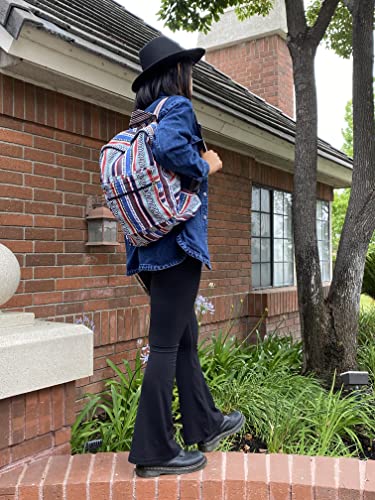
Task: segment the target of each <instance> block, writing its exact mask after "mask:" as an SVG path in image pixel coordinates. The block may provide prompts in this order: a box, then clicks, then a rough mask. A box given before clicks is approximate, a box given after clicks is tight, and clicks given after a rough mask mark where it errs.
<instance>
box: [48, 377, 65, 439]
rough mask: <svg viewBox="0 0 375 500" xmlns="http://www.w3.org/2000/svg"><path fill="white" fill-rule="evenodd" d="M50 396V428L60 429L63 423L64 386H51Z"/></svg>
mask: <svg viewBox="0 0 375 500" xmlns="http://www.w3.org/2000/svg"><path fill="white" fill-rule="evenodd" d="M51 397H52V429H55V430H56V429H60V428H61V427H62V426H63V425H64V404H65V401H64V386H63V385H55V386H54V387H51Z"/></svg>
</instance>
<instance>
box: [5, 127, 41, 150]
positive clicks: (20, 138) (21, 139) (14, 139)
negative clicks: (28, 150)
mask: <svg viewBox="0 0 375 500" xmlns="http://www.w3.org/2000/svg"><path fill="white" fill-rule="evenodd" d="M0 141H4V142H10V143H12V144H20V145H23V146H31V145H32V142H33V136H32V135H29V134H25V133H23V132H18V131H15V130H9V129H6V128H0Z"/></svg>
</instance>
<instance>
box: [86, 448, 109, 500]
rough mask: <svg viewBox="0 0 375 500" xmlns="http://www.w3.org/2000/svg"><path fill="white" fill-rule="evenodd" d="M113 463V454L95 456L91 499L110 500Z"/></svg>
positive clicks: (90, 485) (90, 486) (90, 488)
mask: <svg viewBox="0 0 375 500" xmlns="http://www.w3.org/2000/svg"><path fill="white" fill-rule="evenodd" d="M113 462H114V454H113V453H97V454H96V455H95V461H94V465H93V469H92V474H91V478H90V482H89V492H90V498H95V500H108V499H109V497H110V480H111V475H112V467H113Z"/></svg>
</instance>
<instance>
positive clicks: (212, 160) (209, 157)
mask: <svg viewBox="0 0 375 500" xmlns="http://www.w3.org/2000/svg"><path fill="white" fill-rule="evenodd" d="M201 157H202V158H203V159H204V160H205V161H206V162H207V163H208V164H209V166H210V171H209V172H208V175H210V174H214V173H215V172H217V171H218V170H221V169H222V168H223V162H222V161H221V159H220V156H219V155H218V154H217V153H216V151H213V150H212V149H210V150H209V151H204V152H202V153H201Z"/></svg>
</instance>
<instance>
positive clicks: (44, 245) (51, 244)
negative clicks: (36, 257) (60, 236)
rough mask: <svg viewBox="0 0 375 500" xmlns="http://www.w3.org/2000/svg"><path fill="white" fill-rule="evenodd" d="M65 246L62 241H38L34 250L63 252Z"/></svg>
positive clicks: (38, 251) (39, 251)
mask: <svg viewBox="0 0 375 500" xmlns="http://www.w3.org/2000/svg"><path fill="white" fill-rule="evenodd" d="M63 248H64V245H63V243H62V242H61V241H36V242H35V247H34V250H35V252H37V253H62V252H63Z"/></svg>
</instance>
